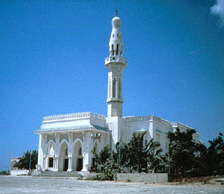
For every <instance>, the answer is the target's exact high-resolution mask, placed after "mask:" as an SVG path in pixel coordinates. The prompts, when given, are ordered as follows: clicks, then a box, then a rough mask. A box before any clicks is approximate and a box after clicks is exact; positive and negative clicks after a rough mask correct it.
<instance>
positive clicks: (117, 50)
mask: <svg viewBox="0 0 224 194" xmlns="http://www.w3.org/2000/svg"><path fill="white" fill-rule="evenodd" d="M118 50H119V44H117V50H116V55H118Z"/></svg>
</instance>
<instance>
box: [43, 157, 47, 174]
mask: <svg viewBox="0 0 224 194" xmlns="http://www.w3.org/2000/svg"><path fill="white" fill-rule="evenodd" d="M46 160H47V155H44V158H43V170H46V169H47V164H46Z"/></svg>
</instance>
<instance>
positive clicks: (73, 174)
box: [32, 171, 81, 178]
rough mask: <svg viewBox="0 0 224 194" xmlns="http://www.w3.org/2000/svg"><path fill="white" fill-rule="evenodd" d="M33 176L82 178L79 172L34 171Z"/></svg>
mask: <svg viewBox="0 0 224 194" xmlns="http://www.w3.org/2000/svg"><path fill="white" fill-rule="evenodd" d="M32 176H41V177H76V178H78V177H81V175H79V172H78V171H75V172H66V171H59V172H54V171H33V172H32Z"/></svg>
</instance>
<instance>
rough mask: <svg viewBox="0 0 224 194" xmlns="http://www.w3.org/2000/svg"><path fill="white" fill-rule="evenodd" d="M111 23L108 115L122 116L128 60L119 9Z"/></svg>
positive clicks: (108, 58)
mask: <svg viewBox="0 0 224 194" xmlns="http://www.w3.org/2000/svg"><path fill="white" fill-rule="evenodd" d="M111 23H112V32H111V36H110V42H109V52H110V55H109V57H107V58H106V59H105V65H106V67H107V69H108V94H107V117H122V104H123V71H124V69H125V67H126V66H127V60H126V58H124V57H123V40H122V35H121V19H120V18H119V17H118V16H117V11H116V16H115V17H114V18H113V19H112V22H111Z"/></svg>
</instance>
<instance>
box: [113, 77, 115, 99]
mask: <svg viewBox="0 0 224 194" xmlns="http://www.w3.org/2000/svg"><path fill="white" fill-rule="evenodd" d="M115 91H116V80H115V78H114V79H113V98H115Z"/></svg>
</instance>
